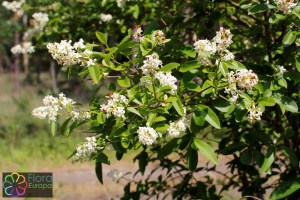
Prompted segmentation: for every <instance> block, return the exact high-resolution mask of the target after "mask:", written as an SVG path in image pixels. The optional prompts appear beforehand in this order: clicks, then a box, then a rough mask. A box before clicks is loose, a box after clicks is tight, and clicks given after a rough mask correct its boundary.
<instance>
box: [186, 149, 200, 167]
mask: <svg viewBox="0 0 300 200" xmlns="http://www.w3.org/2000/svg"><path fill="white" fill-rule="evenodd" d="M186 155H187V164H188V167H189V170H191V171H194V170H195V169H196V168H197V165H198V152H197V150H195V149H193V148H191V147H190V148H189V149H188V151H187V154H186Z"/></svg>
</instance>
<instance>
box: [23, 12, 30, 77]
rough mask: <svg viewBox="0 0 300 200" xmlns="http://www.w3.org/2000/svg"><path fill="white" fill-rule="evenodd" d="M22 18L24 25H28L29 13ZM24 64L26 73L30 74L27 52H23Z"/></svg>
mask: <svg viewBox="0 0 300 200" xmlns="http://www.w3.org/2000/svg"><path fill="white" fill-rule="evenodd" d="M22 20H23V26H24V27H27V21H28V20H27V15H23V17H22ZM23 66H24V73H25V75H26V76H27V75H28V74H29V57H28V54H27V53H25V54H23Z"/></svg>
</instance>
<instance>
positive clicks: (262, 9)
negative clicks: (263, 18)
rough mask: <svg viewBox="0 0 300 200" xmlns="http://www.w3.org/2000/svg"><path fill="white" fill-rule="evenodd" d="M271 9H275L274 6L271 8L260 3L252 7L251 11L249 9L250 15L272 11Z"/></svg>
mask: <svg viewBox="0 0 300 200" xmlns="http://www.w3.org/2000/svg"><path fill="white" fill-rule="evenodd" d="M273 8H276V7H275V6H272V5H270V4H266V3H261V4H257V5H255V6H253V7H252V8H251V9H250V13H251V14H255V13H261V12H265V11H267V10H269V9H273Z"/></svg>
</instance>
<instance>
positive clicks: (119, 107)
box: [100, 93, 128, 120]
mask: <svg viewBox="0 0 300 200" xmlns="http://www.w3.org/2000/svg"><path fill="white" fill-rule="evenodd" d="M127 103H128V99H127V98H126V97H125V96H124V95H121V94H117V93H113V94H112V95H111V96H110V99H109V100H108V102H107V104H102V105H101V108H100V110H101V111H102V112H104V113H105V114H106V117H109V116H111V115H113V116H115V117H118V118H121V119H123V120H125V107H124V105H125V104H127Z"/></svg>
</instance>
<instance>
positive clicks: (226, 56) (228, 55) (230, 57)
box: [221, 50, 234, 61]
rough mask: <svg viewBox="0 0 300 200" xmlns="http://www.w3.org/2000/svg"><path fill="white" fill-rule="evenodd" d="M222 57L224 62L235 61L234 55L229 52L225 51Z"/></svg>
mask: <svg viewBox="0 0 300 200" xmlns="http://www.w3.org/2000/svg"><path fill="white" fill-rule="evenodd" d="M221 56H222V60H224V61H229V60H234V54H233V53H232V52H230V51H228V50H225V51H224V52H223V54H222V55H221Z"/></svg>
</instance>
